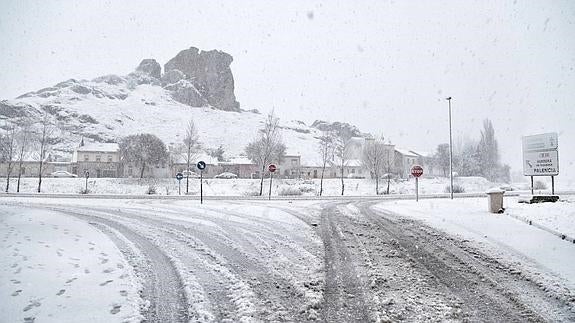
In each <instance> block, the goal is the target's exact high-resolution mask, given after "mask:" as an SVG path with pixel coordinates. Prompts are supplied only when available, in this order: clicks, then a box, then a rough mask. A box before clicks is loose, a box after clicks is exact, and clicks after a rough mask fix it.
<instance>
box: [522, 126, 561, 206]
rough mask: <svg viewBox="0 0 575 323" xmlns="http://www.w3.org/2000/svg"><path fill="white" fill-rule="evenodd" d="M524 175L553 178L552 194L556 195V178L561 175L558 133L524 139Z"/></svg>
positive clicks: (525, 137)
mask: <svg viewBox="0 0 575 323" xmlns="http://www.w3.org/2000/svg"><path fill="white" fill-rule="evenodd" d="M522 139H523V175H525V176H530V177H531V195H533V194H534V189H533V176H551V194H552V195H555V176H557V175H559V140H558V137H557V133H555V132H551V133H544V134H539V135H533V136H524V137H523V138H522Z"/></svg>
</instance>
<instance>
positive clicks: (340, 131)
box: [311, 120, 365, 138]
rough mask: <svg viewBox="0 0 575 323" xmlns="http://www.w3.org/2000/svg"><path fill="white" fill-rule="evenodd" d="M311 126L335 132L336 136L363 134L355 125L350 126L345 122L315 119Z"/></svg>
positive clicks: (349, 136) (362, 135)
mask: <svg viewBox="0 0 575 323" xmlns="http://www.w3.org/2000/svg"><path fill="white" fill-rule="evenodd" d="M311 126H312V127H313V128H316V129H318V130H321V131H328V132H335V133H336V134H337V135H338V136H341V137H344V138H351V137H364V136H365V134H363V133H361V132H360V131H359V129H358V128H357V127H356V126H352V125H350V124H349V123H345V122H333V123H330V122H327V121H323V120H316V121H314V123H313V124H312V125H311Z"/></svg>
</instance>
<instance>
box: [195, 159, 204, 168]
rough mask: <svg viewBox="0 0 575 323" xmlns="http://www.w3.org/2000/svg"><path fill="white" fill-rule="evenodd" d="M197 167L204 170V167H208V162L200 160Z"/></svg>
mask: <svg viewBox="0 0 575 323" xmlns="http://www.w3.org/2000/svg"><path fill="white" fill-rule="evenodd" d="M196 167H198V169H199V170H204V169H206V163H205V162H204V161H202V160H200V161H199V162H198V164H196Z"/></svg>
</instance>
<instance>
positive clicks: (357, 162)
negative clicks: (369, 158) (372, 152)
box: [345, 159, 363, 167]
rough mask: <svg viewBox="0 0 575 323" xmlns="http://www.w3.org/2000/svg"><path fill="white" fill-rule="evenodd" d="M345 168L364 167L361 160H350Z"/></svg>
mask: <svg viewBox="0 0 575 323" xmlns="http://www.w3.org/2000/svg"><path fill="white" fill-rule="evenodd" d="M345 166H348V167H362V166H363V163H362V162H361V160H359V159H348V160H347V161H346V162H345Z"/></svg>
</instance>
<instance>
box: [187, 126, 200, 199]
mask: <svg viewBox="0 0 575 323" xmlns="http://www.w3.org/2000/svg"><path fill="white" fill-rule="evenodd" d="M198 147H199V140H198V129H197V128H196V125H195V124H194V120H190V122H188V127H187V128H186V136H185V137H184V148H185V154H184V159H185V161H186V170H187V172H186V194H188V192H189V186H190V184H189V183H190V163H191V162H192V161H193V159H195V157H196V155H197V150H198Z"/></svg>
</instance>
